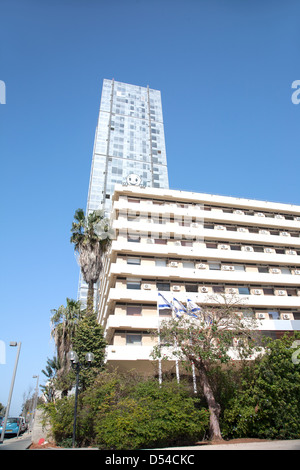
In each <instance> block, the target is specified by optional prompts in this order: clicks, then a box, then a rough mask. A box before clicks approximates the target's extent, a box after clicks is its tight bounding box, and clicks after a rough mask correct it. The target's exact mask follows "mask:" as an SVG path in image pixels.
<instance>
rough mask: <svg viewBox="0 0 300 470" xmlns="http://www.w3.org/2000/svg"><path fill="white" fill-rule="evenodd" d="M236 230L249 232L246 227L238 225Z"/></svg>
mask: <svg viewBox="0 0 300 470" xmlns="http://www.w3.org/2000/svg"><path fill="white" fill-rule="evenodd" d="M237 231H238V232H244V233H246V232H249V230H248V229H247V228H244V227H239V228H238V229H237Z"/></svg>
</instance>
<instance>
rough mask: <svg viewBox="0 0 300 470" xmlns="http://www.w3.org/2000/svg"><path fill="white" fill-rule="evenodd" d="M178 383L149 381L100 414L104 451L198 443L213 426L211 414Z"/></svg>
mask: <svg viewBox="0 0 300 470" xmlns="http://www.w3.org/2000/svg"><path fill="white" fill-rule="evenodd" d="M195 405H196V400H195V399H194V398H192V397H190V396H189V394H188V392H187V390H186V388H185V387H184V386H180V385H178V384H177V383H172V382H171V383H165V384H162V386H161V387H159V385H158V383H157V381H154V380H148V381H145V382H140V383H138V384H137V386H136V387H135V389H134V390H132V391H131V396H126V397H123V398H121V399H120V400H119V401H118V402H117V403H115V404H114V405H113V406H111V407H110V408H109V409H107V407H106V404H104V408H103V409H102V407H101V405H100V410H99V412H98V414H97V424H96V426H95V430H96V443H97V445H98V447H99V448H102V449H139V448H152V447H162V446H171V445H178V444H179V443H180V444H181V445H182V444H189V443H194V442H195V441H196V440H197V439H201V438H202V436H203V434H204V432H205V429H206V428H207V426H208V423H209V413H208V412H207V410H205V409H200V410H199V409H197V408H196V406H195Z"/></svg>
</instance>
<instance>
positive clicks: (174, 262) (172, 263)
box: [169, 261, 178, 268]
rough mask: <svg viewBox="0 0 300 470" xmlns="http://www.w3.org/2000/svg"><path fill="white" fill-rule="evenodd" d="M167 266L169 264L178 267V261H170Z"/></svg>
mask: <svg viewBox="0 0 300 470" xmlns="http://www.w3.org/2000/svg"><path fill="white" fill-rule="evenodd" d="M169 266H170V267H171V268H177V267H178V263H177V261H171V262H170V264H169Z"/></svg>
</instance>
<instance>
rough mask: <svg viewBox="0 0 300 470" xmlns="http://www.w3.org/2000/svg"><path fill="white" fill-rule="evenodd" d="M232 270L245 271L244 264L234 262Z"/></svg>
mask: <svg viewBox="0 0 300 470" xmlns="http://www.w3.org/2000/svg"><path fill="white" fill-rule="evenodd" d="M234 270H235V271H245V266H243V265H242V264H235V265H234Z"/></svg>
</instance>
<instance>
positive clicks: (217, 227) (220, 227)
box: [215, 225, 226, 230]
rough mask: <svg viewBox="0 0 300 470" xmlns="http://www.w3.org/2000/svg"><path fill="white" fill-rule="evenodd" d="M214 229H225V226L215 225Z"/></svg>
mask: <svg viewBox="0 0 300 470" xmlns="http://www.w3.org/2000/svg"><path fill="white" fill-rule="evenodd" d="M215 229H216V230H226V227H224V225H215Z"/></svg>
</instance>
